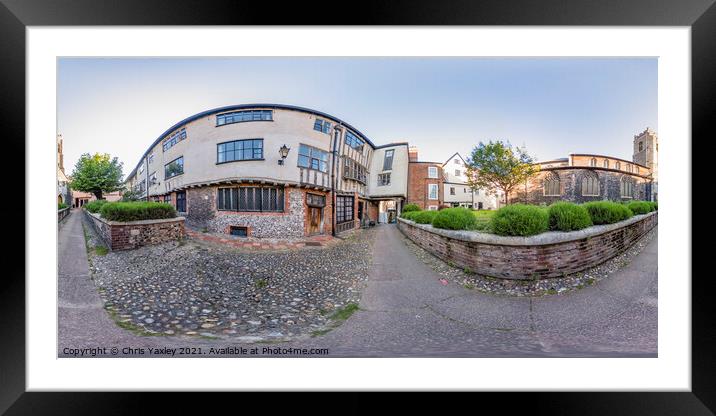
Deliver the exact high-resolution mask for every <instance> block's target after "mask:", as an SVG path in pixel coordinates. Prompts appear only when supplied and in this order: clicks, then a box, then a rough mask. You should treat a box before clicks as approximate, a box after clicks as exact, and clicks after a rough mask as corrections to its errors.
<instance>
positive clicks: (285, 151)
mask: <svg viewBox="0 0 716 416" xmlns="http://www.w3.org/2000/svg"><path fill="white" fill-rule="evenodd" d="M289 150H291V148H290V147H286V145H285V144H284V145H283V146H281V148H280V149H278V153H279V154H280V155H281V159H279V161H278V164H279V165H283V161H284V160H285V159H286V158H287V157H288V151H289Z"/></svg>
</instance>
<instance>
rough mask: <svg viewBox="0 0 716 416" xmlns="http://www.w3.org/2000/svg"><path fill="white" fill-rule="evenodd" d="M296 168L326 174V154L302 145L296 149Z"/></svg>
mask: <svg viewBox="0 0 716 416" xmlns="http://www.w3.org/2000/svg"><path fill="white" fill-rule="evenodd" d="M298 166H301V167H304V168H308V169H313V170H318V171H321V172H328V152H326V151H323V150H320V149H316V148H315V147H311V146H307V145H305V144H302V145H300V146H299V147H298Z"/></svg>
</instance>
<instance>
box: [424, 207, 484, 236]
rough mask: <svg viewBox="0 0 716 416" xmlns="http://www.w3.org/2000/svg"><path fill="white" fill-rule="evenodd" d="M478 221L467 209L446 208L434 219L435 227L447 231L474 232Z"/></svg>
mask: <svg viewBox="0 0 716 416" xmlns="http://www.w3.org/2000/svg"><path fill="white" fill-rule="evenodd" d="M476 223H477V219H476V218H475V214H473V213H472V211H471V210H469V209H467V208H460V207H456V208H445V209H443V210H440V211H438V212H437V215H435V218H434V219H433V227H435V228H443V229H446V230H472V229H474V228H475V224H476Z"/></svg>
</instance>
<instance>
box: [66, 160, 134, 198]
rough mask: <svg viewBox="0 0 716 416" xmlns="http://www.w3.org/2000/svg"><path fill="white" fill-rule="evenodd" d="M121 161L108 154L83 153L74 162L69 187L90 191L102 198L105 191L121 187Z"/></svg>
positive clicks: (116, 189) (112, 190)
mask: <svg viewBox="0 0 716 416" xmlns="http://www.w3.org/2000/svg"><path fill="white" fill-rule="evenodd" d="M122 176H123V175H122V163H121V162H119V161H118V160H117V158H116V157H115V158H112V159H110V156H109V154H107V153H105V154H99V153H95V154H94V155H92V156H90V154H89V153H85V154H83V155H82V156H80V159H79V160H78V161H77V164H75V168H74V170H73V171H72V182H71V183H70V187H71V188H72V189H74V190H77V191H82V192H91V193H93V194H94V195H95V197H97V199H102V194H103V193H105V192H114V191H118V190H120V189H122V187H123V183H122Z"/></svg>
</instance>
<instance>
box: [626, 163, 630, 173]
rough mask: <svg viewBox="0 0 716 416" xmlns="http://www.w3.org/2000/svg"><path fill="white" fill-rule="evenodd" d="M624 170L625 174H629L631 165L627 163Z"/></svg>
mask: <svg viewBox="0 0 716 416" xmlns="http://www.w3.org/2000/svg"><path fill="white" fill-rule="evenodd" d="M626 169H627V172H629V173H631V165H630V164H628V163H627V166H626Z"/></svg>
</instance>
